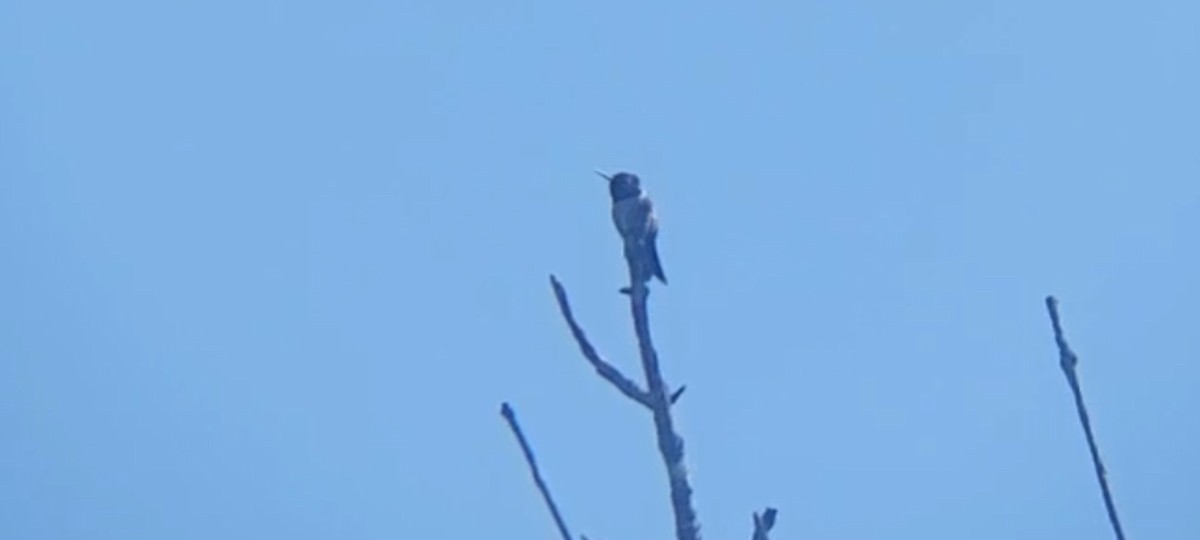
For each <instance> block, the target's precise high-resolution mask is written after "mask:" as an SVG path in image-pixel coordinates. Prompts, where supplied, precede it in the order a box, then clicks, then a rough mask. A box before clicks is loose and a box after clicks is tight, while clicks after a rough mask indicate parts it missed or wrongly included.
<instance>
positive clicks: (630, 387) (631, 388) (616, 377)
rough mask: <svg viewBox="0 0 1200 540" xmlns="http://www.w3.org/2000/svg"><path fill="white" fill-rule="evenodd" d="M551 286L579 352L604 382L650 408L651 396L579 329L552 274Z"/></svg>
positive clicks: (565, 295)
mask: <svg viewBox="0 0 1200 540" xmlns="http://www.w3.org/2000/svg"><path fill="white" fill-rule="evenodd" d="M550 285H551V286H552V287H554V298H555V299H556V300H558V309H559V311H562V315H563V318H564V319H566V320H567V326H569V327H571V335H572V336H574V337H575V342H576V343H578V344H579V350H580V351H581V352H582V353H583V357H584V358H586V359H587V361H588V362H589V363H591V364H592V367H593V368H595V369H596V373H597V374H599V375H600V376H601V377H603V378H604V380H606V381H608V382H610V383H612V385H613V386H615V387H617V390H620V391H621V393H622V394H625V397H627V398H629V399H632V400H633V401H636V402H637V403H640V404H642V405H643V406H645V407H650V396H649V394H648V393H647V392H646V391H645V390H642V389H641V388H638V385H637V383H635V382H633V381H632V380H630V379H629V377H626V376H625V375H623V374H622V373H621V372H620V371H619V370H618V369H617V368H615V367H613V366H612V364H609V363H608V362H605V361H604V358H602V357H601V356H600V353H598V352H596V348H595V347H593V346H592V344H591V342H589V341H588V338H587V335H586V334H584V333H583V328H580V327H579V323H576V322H575V315H573V314H572V313H571V304H570V302H568V301H567V291H566V290H565V289H563V286H562V284H561V283H559V282H558V278H555V277H554V275H553V274H552V275H551V276H550Z"/></svg>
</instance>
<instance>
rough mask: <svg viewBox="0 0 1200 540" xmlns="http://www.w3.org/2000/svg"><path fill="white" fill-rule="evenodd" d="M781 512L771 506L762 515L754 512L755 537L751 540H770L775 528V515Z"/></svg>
mask: <svg viewBox="0 0 1200 540" xmlns="http://www.w3.org/2000/svg"><path fill="white" fill-rule="evenodd" d="M778 513H779V512H778V511H777V510H775V509H774V508H771V507H770V506H768V507H767V509H766V510H764V511H763V513H762V515H759V514H758V512H754V535H753V536H751V537H750V539H751V540H770V536H768V533H770V532H771V529H773V528H775V515H776V514H778Z"/></svg>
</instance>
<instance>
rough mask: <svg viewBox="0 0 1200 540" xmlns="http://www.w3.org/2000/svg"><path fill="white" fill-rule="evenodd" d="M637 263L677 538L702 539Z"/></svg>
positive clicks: (636, 304) (639, 308)
mask: <svg viewBox="0 0 1200 540" xmlns="http://www.w3.org/2000/svg"><path fill="white" fill-rule="evenodd" d="M635 266H636V265H635V264H634V263H633V262H632V261H630V264H629V278H630V279H629V307H630V311H632V313H633V327H634V332H635V333H636V334H637V340H638V352H639V353H640V354H641V357H642V370H643V371H644V372H645V374H646V388H647V390H648V391H649V394H650V411H651V412H652V413H653V416H654V436H655V439H656V440H657V442H658V451H659V453H660V454H662V459H663V465H665V466H666V469H667V480H668V482H669V483H670V486H671V508H672V510H673V511H674V514H675V537H676V538H677V540H700V525H699V524H698V523H697V522H696V510H695V509H693V508H692V486H691V483H690V481H689V479H688V474H687V467H686V466H685V465H684V463H683V437H680V436H679V434H678V433H676V432H675V421H674V419H673V418H671V398H670V395H669V394H668V392H667V385H666V383H665V382H664V381H663V376H662V370H661V368H660V367H659V363H658V352H657V351H655V350H654V342H653V341H652V340H651V339H650V316H649V314H648V313H647V312H648V310H647V308H646V298H647V297H648V296H649V290H648V289H646V284H645V282H643V281H642V280H641V279H639V278H638V271H637V269H636V267H635Z"/></svg>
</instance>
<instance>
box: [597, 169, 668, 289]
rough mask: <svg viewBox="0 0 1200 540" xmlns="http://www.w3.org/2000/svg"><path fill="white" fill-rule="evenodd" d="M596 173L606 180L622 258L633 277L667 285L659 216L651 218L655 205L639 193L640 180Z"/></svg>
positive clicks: (622, 175) (622, 174) (627, 175)
mask: <svg viewBox="0 0 1200 540" xmlns="http://www.w3.org/2000/svg"><path fill="white" fill-rule="evenodd" d="M596 174H598V175H600V177H601V178H604V179H605V180H608V193H609V195H611V196H612V219H613V224H614V225H616V226H617V232H619V233H621V240H622V241H623V242H624V244H625V258H626V259H628V260H629V263H630V264H631V265H632V266H633V268H634V275H636V276H637V278H638V279H640V280H641V281H642V282H643V283H645V282H647V281H650V278H651V277H656V278H658V280H659V281H661V282H663V285H666V284H667V276H666V275H665V274H663V269H662V263H661V262H659V260H658V245H657V244H656V240H657V239H658V217H657V216H655V215H654V204H653V203H651V202H650V198H649V197H647V196H646V192H645V191H643V190H642V185H641V183H642V182H641V179H639V178H638V176H637V175H636V174H633V173H628V172H619V173H617V174H614V175H612V176H608V175H607V174H604V173H602V172H600V171H596Z"/></svg>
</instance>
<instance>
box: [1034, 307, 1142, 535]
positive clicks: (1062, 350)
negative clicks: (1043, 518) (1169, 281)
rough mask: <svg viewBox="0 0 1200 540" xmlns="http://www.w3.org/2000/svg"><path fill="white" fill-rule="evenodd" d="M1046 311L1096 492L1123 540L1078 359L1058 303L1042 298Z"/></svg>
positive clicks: (1115, 530)
mask: <svg viewBox="0 0 1200 540" xmlns="http://www.w3.org/2000/svg"><path fill="white" fill-rule="evenodd" d="M1046 310H1047V311H1049V312H1050V325H1051V326H1053V327H1054V343H1055V344H1056V345H1058V365H1059V367H1060V368H1062V371H1063V375H1065V376H1066V377H1067V384H1068V385H1070V387H1071V393H1072V394H1073V395H1074V396H1075V410H1076V412H1077V413H1078V414H1079V423H1080V424H1081V425H1082V426H1083V434H1084V436H1085V437H1086V438H1087V444H1088V451H1090V452H1091V454H1092V466H1093V467H1094V468H1095V470H1096V480H1098V481H1099V482H1100V493H1101V494H1102V495H1103V496H1104V508H1105V509H1106V510H1107V511H1108V523H1109V524H1110V525H1112V529H1113V532H1114V533H1116V535H1117V540H1125V532H1124V530H1122V529H1121V520H1120V519H1119V518H1117V505H1116V503H1114V502H1113V496H1112V491H1111V490H1110V489H1109V486H1108V473H1107V471H1106V470H1105V469H1104V462H1103V461H1102V460H1101V459H1100V449H1099V448H1098V447H1097V446H1096V438H1095V436H1094V435H1093V434H1092V421H1091V419H1090V417H1089V416H1088V411H1087V406H1086V405H1084V403H1083V390H1082V388H1081V387H1080V386H1079V376H1078V374H1076V372H1075V366H1076V365H1077V364H1079V357H1078V356H1076V355H1075V351H1072V350H1071V346H1070V345H1068V344H1067V338H1066V336H1064V334H1063V329H1062V321H1061V320H1060V319H1059V317H1058V300H1057V299H1055V298H1054V297H1053V296H1047V297H1046Z"/></svg>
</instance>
